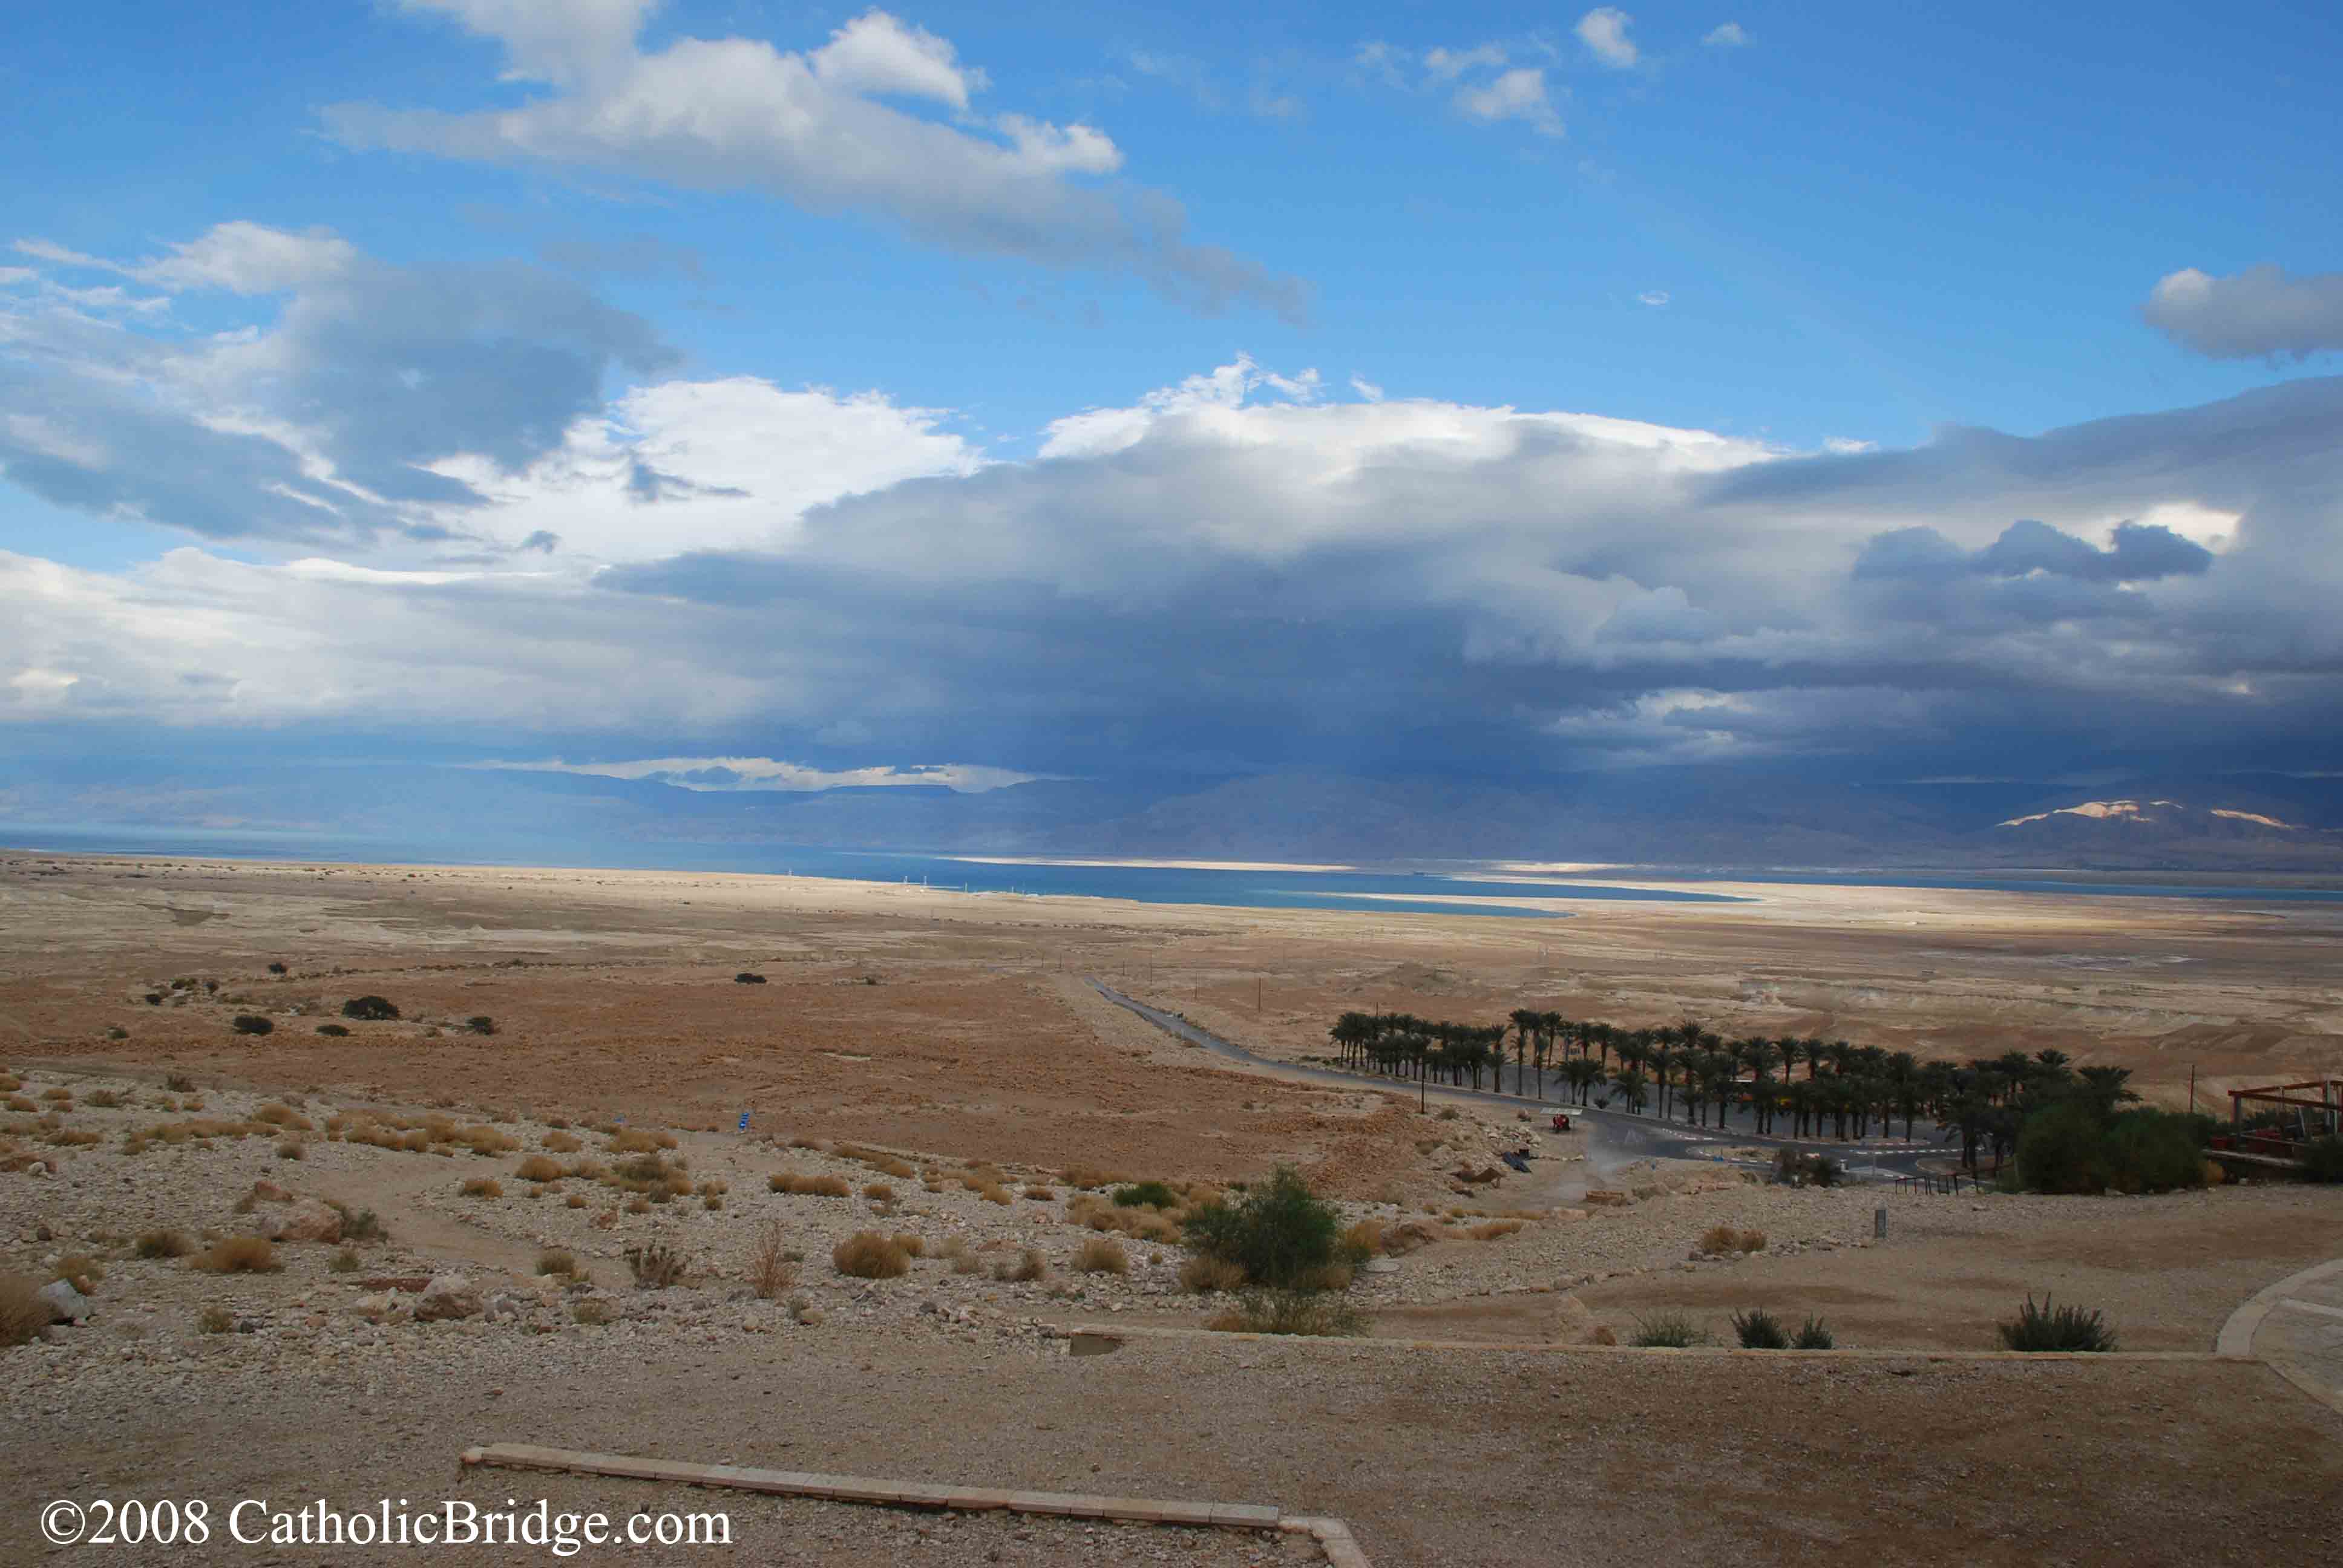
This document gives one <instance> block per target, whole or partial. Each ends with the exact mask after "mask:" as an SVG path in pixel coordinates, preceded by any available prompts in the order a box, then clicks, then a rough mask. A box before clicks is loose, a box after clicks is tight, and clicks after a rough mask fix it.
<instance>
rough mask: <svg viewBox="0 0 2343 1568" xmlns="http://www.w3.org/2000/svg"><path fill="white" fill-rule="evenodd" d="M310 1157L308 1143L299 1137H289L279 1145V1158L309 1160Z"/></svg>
mask: <svg viewBox="0 0 2343 1568" xmlns="http://www.w3.org/2000/svg"><path fill="white" fill-rule="evenodd" d="M308 1157H309V1147H308V1145H307V1144H306V1143H304V1142H302V1141H300V1140H299V1139H298V1138H287V1140H286V1141H284V1142H282V1143H279V1144H278V1145H277V1158H278V1159H279V1160H307V1158H308Z"/></svg>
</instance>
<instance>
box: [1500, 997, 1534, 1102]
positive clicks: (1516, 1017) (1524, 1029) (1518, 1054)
mask: <svg viewBox="0 0 2343 1568" xmlns="http://www.w3.org/2000/svg"><path fill="white" fill-rule="evenodd" d="M1512 1018H1513V1092H1514V1093H1515V1094H1519V1093H1520V1092H1521V1091H1522V1060H1523V1058H1524V1057H1526V1056H1527V1055H1528V1054H1529V1050H1530V1036H1532V1035H1534V1034H1535V1033H1537V1032H1538V1030H1541V1029H1543V1028H1544V1027H1545V1014H1544V1013H1542V1012H1539V1011H1537V1010H1535V1009H1534V1008H1526V1007H1517V1008H1515V1009H1513V1013H1512ZM1497 1036H1498V1038H1499V1039H1500V1040H1502V1039H1503V1038H1504V1030H1502V1029H1501V1030H1498V1031H1497ZM1503 1076H1504V1075H1503V1073H1500V1074H1499V1075H1498V1079H1499V1081H1498V1084H1497V1087H1498V1088H1499V1089H1503V1088H1504V1087H1505V1085H1504V1082H1503ZM1539 1098H1540V1099H1544V1096H1543V1095H1541V1096H1539Z"/></svg>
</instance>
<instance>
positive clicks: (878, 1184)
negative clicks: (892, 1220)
mask: <svg viewBox="0 0 2343 1568" xmlns="http://www.w3.org/2000/svg"><path fill="white" fill-rule="evenodd" d="M862 1195H863V1196H864V1197H865V1198H868V1199H870V1201H872V1202H873V1203H892V1202H893V1201H895V1189H893V1188H892V1187H890V1186H888V1185H887V1183H885V1182H884V1181H873V1182H871V1183H870V1185H869V1186H868V1187H865V1188H864V1189H862Z"/></svg>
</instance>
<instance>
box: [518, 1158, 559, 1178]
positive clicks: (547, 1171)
mask: <svg viewBox="0 0 2343 1568" xmlns="http://www.w3.org/2000/svg"><path fill="white" fill-rule="evenodd" d="M513 1174H514V1175H516V1176H518V1177H519V1178H520V1179H521V1180H522V1181H560V1180H561V1178H562V1177H563V1176H565V1175H567V1174H568V1172H567V1171H564V1170H563V1169H562V1168H561V1161H558V1160H556V1159H554V1158H553V1157H552V1156H550V1155H548V1154H532V1155H530V1156H529V1157H528V1159H526V1160H524V1161H521V1162H520V1163H519V1164H518V1165H517V1166H515V1167H514V1168H513Z"/></svg>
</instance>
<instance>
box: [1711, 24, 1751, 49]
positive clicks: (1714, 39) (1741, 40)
mask: <svg viewBox="0 0 2343 1568" xmlns="http://www.w3.org/2000/svg"><path fill="white" fill-rule="evenodd" d="M1701 42H1702V43H1704V44H1705V45H1708V46H1709V47H1710V48H1712V49H1738V48H1741V47H1742V46H1744V45H1746V44H1747V43H1748V42H1749V35H1748V34H1747V33H1746V32H1745V31H1744V30H1743V29H1742V26H1741V24H1740V23H1738V22H1726V23H1723V24H1721V25H1718V26H1715V27H1712V28H1711V29H1709V31H1708V33H1707V35H1705V36H1704V37H1703V38H1702V39H1701Z"/></svg>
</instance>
